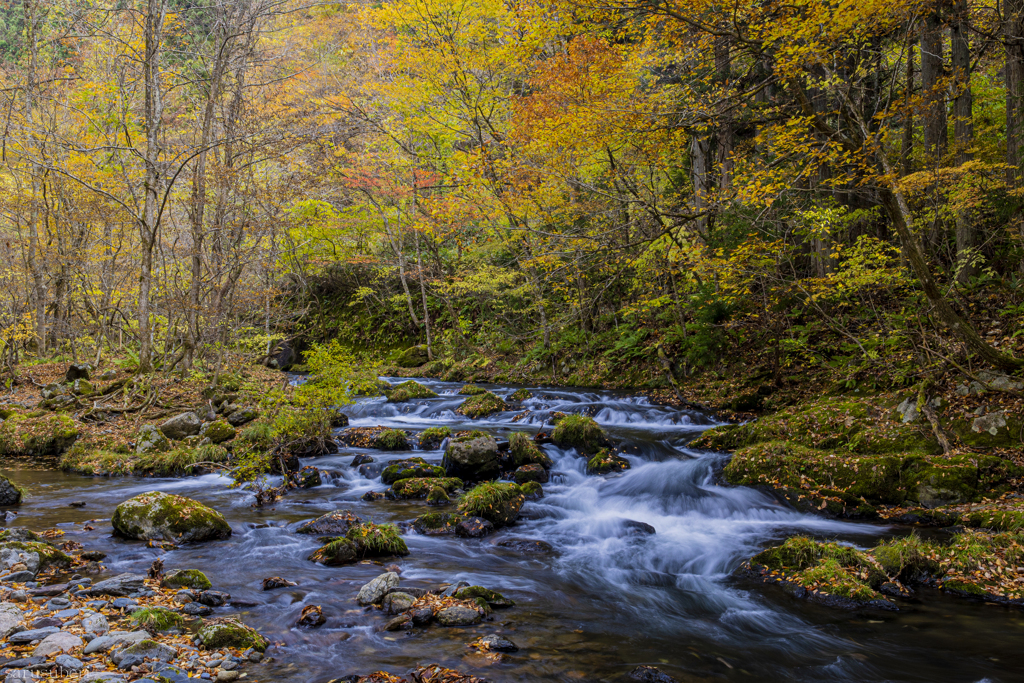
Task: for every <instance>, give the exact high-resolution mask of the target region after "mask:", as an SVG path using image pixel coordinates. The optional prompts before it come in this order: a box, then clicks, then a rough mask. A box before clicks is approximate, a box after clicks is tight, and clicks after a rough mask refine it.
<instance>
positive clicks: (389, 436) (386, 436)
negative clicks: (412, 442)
mask: <svg viewBox="0 0 1024 683" xmlns="http://www.w3.org/2000/svg"><path fill="white" fill-rule="evenodd" d="M373 447H374V448H379V449H380V450H382V451H407V450H409V448H410V447H409V437H407V436H406V434H405V432H403V431H402V430H401V429H385V430H383V431H381V432H379V433H377V434H376V435H375V436H374V437H373Z"/></svg>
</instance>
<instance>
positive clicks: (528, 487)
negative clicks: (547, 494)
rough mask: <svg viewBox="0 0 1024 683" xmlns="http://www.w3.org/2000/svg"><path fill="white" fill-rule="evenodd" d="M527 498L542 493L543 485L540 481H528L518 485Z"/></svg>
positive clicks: (539, 496) (535, 496)
mask: <svg viewBox="0 0 1024 683" xmlns="http://www.w3.org/2000/svg"><path fill="white" fill-rule="evenodd" d="M519 488H520V489H522V491H523V495H525V496H526V497H527V498H541V497H542V496H543V495H544V487H543V486H541V485H540V482H536V481H528V482H526V483H525V484H523V485H522V486H520V487H519Z"/></svg>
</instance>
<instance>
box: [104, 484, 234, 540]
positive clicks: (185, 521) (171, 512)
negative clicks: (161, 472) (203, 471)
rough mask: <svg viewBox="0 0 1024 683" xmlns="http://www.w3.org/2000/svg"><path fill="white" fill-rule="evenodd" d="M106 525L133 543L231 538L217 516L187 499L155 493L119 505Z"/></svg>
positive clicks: (222, 520) (226, 527)
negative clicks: (134, 541)
mask: <svg viewBox="0 0 1024 683" xmlns="http://www.w3.org/2000/svg"><path fill="white" fill-rule="evenodd" d="M110 523H111V525H112V526H113V527H114V532H115V533H116V534H117V535H119V536H123V537H125V538H133V539H136V540H158V541H159V540H164V541H171V542H173V543H186V542H197V541H210V540H214V539H223V538H227V537H229V536H230V535H231V527H230V526H229V525H228V523H227V522H226V521H225V520H224V517H223V516H222V515H221V514H220V513H219V512H217V511H215V510H213V509H211V508H208V507H206V506H205V505H203V504H202V503H200V502H199V501H196V500H192V499H191V498H184V497H182V496H175V495H171V494H167V493H161V492H159V491H150V492H149V493H143V494H141V495H138V496H135V497H134V498H131V499H129V500H126V501H125V502H123V503H121V504H120V505H118V506H117V508H116V509H115V510H114V516H113V517H112V518H111V519H110Z"/></svg>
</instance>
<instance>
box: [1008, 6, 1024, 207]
mask: <svg viewBox="0 0 1024 683" xmlns="http://www.w3.org/2000/svg"><path fill="white" fill-rule="evenodd" d="M1004 3H1005V4H1004V6H1003V11H1004V14H1005V23H1004V24H1003V40H1004V41H1005V44H1006V67H1005V78H1006V165H1007V166H1008V167H1009V168H1008V169H1007V171H1006V175H1007V178H1006V180H1007V182H1008V183H1010V185H1011V186H1013V187H1016V185H1017V182H1018V180H1019V178H1020V164H1021V146H1022V140H1024V135H1022V132H1024V131H1022V126H1024V0H1004Z"/></svg>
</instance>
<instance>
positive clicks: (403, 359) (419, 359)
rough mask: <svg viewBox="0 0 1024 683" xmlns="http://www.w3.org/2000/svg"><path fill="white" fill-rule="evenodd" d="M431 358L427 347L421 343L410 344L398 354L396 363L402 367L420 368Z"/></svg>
mask: <svg viewBox="0 0 1024 683" xmlns="http://www.w3.org/2000/svg"><path fill="white" fill-rule="evenodd" d="M429 360H430V354H428V353H427V347H426V346H425V345H423V344H420V345H418V346H410V347H409V348H407V349H405V350H404V351H402V352H401V353H400V354H398V357H397V358H395V365H397V366H398V367H400V368H418V367H419V366H421V365H423V364H424V363H426V362H427V361H429Z"/></svg>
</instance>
